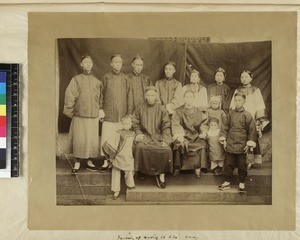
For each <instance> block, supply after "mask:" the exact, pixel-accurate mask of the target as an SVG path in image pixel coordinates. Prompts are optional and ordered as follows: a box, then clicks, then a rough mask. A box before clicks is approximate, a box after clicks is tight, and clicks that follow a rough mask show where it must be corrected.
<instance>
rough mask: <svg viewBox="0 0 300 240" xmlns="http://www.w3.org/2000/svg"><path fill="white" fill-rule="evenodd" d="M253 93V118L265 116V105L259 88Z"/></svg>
mask: <svg viewBox="0 0 300 240" xmlns="http://www.w3.org/2000/svg"><path fill="white" fill-rule="evenodd" d="M254 95H255V96H254V99H255V106H256V112H255V119H259V118H262V117H265V109H266V106H265V102H264V99H263V97H262V94H261V91H260V90H259V88H257V89H256V90H255V92H254Z"/></svg>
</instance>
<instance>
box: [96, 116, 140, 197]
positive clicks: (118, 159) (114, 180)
mask: <svg viewBox="0 0 300 240" xmlns="http://www.w3.org/2000/svg"><path fill="white" fill-rule="evenodd" d="M121 124H122V129H121V130H119V131H118V134H120V140H119V145H118V147H117V149H114V148H113V147H112V146H111V145H110V144H109V143H108V142H105V143H104V144H103V147H102V149H103V152H104V154H105V156H106V157H107V159H110V161H111V162H112V165H113V167H112V175H111V190H112V191H113V192H114V195H113V199H114V200H116V199H117V198H118V197H119V194H120V190H121V171H124V172H125V183H126V186H127V187H128V188H134V186H135V183H134V179H133V175H134V159H133V155H132V145H133V140H134V137H135V134H134V132H133V131H131V130H130V129H131V125H132V123H131V118H130V116H124V117H122V119H121Z"/></svg>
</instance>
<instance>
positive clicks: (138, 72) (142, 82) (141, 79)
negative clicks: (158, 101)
mask: <svg viewBox="0 0 300 240" xmlns="http://www.w3.org/2000/svg"><path fill="white" fill-rule="evenodd" d="M131 66H132V72H131V73H128V74H127V77H128V79H129V80H130V84H131V89H130V95H131V98H132V101H133V102H132V104H133V110H135V109H136V107H137V106H139V105H140V104H141V103H144V102H145V96H144V92H145V89H146V87H148V86H152V85H153V83H152V82H151V80H150V77H149V76H147V75H145V74H143V73H142V70H143V67H144V59H143V58H142V57H141V56H139V55H137V56H135V57H134V58H133V60H132V64H131Z"/></svg>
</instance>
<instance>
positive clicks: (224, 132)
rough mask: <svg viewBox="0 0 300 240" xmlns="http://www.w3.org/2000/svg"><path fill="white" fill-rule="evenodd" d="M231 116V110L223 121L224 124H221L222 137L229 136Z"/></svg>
mask: <svg viewBox="0 0 300 240" xmlns="http://www.w3.org/2000/svg"><path fill="white" fill-rule="evenodd" d="M230 117H231V116H230V112H229V113H228V114H227V116H226V118H224V121H222V125H221V131H220V137H224V138H225V139H227V136H228V131H229V123H230Z"/></svg>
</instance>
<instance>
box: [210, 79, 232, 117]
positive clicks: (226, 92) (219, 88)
mask: <svg viewBox="0 0 300 240" xmlns="http://www.w3.org/2000/svg"><path fill="white" fill-rule="evenodd" d="M207 94H208V99H209V101H210V97H211V96H221V106H222V109H223V110H224V111H225V112H226V113H227V112H228V109H229V105H230V96H231V95H230V87H228V85H227V84H225V83H223V84H222V85H218V84H217V83H212V84H210V85H209V86H208V88H207ZM209 101H208V102H209Z"/></svg>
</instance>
